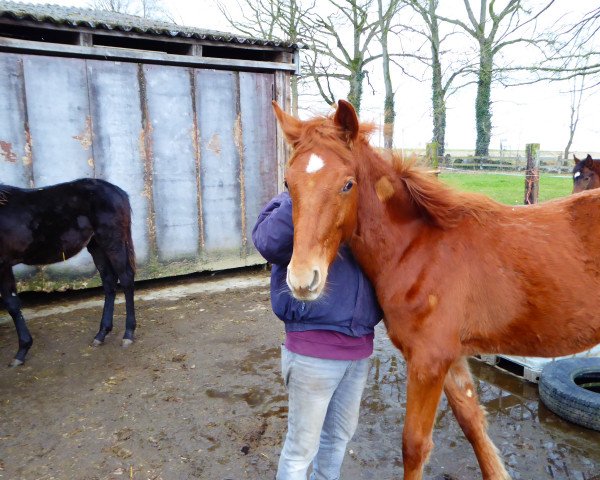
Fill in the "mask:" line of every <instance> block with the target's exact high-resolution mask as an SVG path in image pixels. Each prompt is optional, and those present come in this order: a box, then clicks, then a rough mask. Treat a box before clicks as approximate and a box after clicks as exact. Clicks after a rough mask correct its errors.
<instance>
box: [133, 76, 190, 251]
mask: <svg viewBox="0 0 600 480" xmlns="http://www.w3.org/2000/svg"><path fill="white" fill-rule="evenodd" d="M143 70H144V77H145V85H146V105H147V111H148V123H149V124H150V125H151V128H150V132H149V136H150V142H151V148H150V149H149V150H150V151H151V155H152V166H153V172H152V173H153V174H152V184H153V185H152V193H153V200H154V214H155V226H156V243H157V249H158V259H159V260H160V261H171V260H184V259H196V257H197V256H198V253H199V252H198V246H199V219H198V196H197V188H196V185H197V182H196V149H195V135H196V131H195V128H194V120H195V119H194V109H193V98H192V81H193V76H192V71H191V70H190V69H187V68H181V67H167V66H159V65H144V67H143Z"/></svg>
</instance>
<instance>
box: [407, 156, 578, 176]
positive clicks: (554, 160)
mask: <svg viewBox="0 0 600 480" xmlns="http://www.w3.org/2000/svg"><path fill="white" fill-rule="evenodd" d="M419 157H420V158H419V163H422V164H424V165H430V166H431V165H432V164H431V159H430V158H429V157H428V156H427V155H422V156H419ZM437 167H438V168H441V169H444V170H457V171H479V172H521V171H525V170H526V168H527V157H526V156H525V153H524V152H523V153H518V152H514V153H512V154H503V155H489V156H487V157H476V156H475V155H468V154H452V153H446V154H445V155H444V156H443V157H440V158H439V159H438V165H437ZM572 168H573V163H572V161H570V160H565V159H563V158H562V156H561V155H555V154H548V153H545V152H541V153H540V156H539V172H540V173H553V174H558V175H566V174H569V173H571V170H572Z"/></svg>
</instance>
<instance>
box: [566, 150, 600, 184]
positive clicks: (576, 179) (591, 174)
mask: <svg viewBox="0 0 600 480" xmlns="http://www.w3.org/2000/svg"><path fill="white" fill-rule="evenodd" d="M573 161H574V162H575V166H574V167H573V193H579V192H583V191H584V190H592V189H593V188H598V187H600V160H594V159H593V158H592V156H591V155H590V154H589V153H588V155H587V157H585V159H583V160H579V159H578V158H577V157H576V156H575V155H573Z"/></svg>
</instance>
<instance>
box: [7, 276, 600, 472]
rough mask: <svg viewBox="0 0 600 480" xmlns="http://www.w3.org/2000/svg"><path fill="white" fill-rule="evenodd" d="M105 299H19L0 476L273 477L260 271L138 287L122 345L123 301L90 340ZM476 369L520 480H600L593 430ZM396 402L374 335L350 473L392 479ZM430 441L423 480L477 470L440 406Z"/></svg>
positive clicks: (400, 400) (387, 356) (267, 319)
mask: <svg viewBox="0 0 600 480" xmlns="http://www.w3.org/2000/svg"><path fill="white" fill-rule="evenodd" d="M101 299H102V296H101V294H100V292H99V291H98V290H94V291H87V292H83V293H81V292H80V293H75V294H73V293H71V294H53V295H33V296H32V295H28V296H26V298H25V299H24V303H25V304H26V305H29V306H30V308H28V309H27V310H26V312H25V313H26V316H27V317H28V318H29V319H30V320H29V326H30V329H31V332H32V334H33V336H34V340H35V343H34V345H33V348H32V350H31V351H30V353H29V356H28V359H27V363H26V364H25V365H24V366H23V367H19V368H17V369H9V368H4V367H2V368H0V392H1V396H0V478H2V479H3V480H4V479H10V480H15V479H27V480H49V479H77V480H79V479H81V480H83V479H85V480H92V479H164V480H171V479H173V480H183V479H198V478H199V479H206V480H225V479H232V480H233V479H235V480H241V479H272V478H274V475H275V469H276V464H277V459H278V455H279V449H280V446H281V441H282V436H283V434H284V432H285V428H286V394H285V390H284V387H283V384H282V382H281V380H280V377H279V371H280V370H279V345H280V343H281V341H282V339H283V327H282V325H281V324H280V322H279V320H277V319H276V318H275V317H274V316H273V314H272V313H271V311H270V304H269V291H268V274H267V272H265V271H260V270H251V271H248V270H246V271H242V272H236V273H233V274H227V275H225V274H219V275H214V276H210V275H209V276H196V277H188V278H185V279H178V280H170V281H166V282H165V281H162V282H154V283H142V284H140V285H139V286H138V292H137V318H138V331H137V332H136V333H137V341H136V343H135V344H134V345H133V346H132V347H130V348H129V349H122V348H121V347H120V337H121V335H122V332H123V326H124V325H123V323H124V306H123V304H120V305H118V306H117V316H116V319H115V331H114V333H113V334H112V335H111V336H110V337H109V339H108V340H107V343H106V345H104V346H102V347H99V348H92V347H90V346H89V344H90V341H91V340H92V338H93V336H94V334H95V333H96V330H97V327H98V321H99V316H100V312H101ZM32 305H33V307H31V306H32ZM0 318H4V319H6V316H5V315H4V314H3V313H2V317H0ZM15 351H16V335H15V333H14V328H13V325H12V322H10V323H4V324H1V325H0V360H1V361H2V363H3V364H6V363H8V362H9V360H10V359H11V358H12V356H13V355H14V353H15ZM472 369H473V371H474V373H475V375H476V376H477V378H478V381H477V383H478V390H479V394H480V396H481V399H482V402H483V403H484V404H485V406H486V408H487V410H488V412H489V422H490V435H491V437H492V439H493V440H494V441H495V443H496V445H497V446H498V448H499V449H500V452H501V454H502V457H503V458H504V459H505V461H506V463H507V465H508V468H509V471H510V473H511V474H512V476H513V478H515V479H535V480H538V479H575V480H590V479H593V478H597V479H600V434H599V433H597V432H593V431H590V430H586V429H583V428H578V427H576V426H573V425H570V424H569V423H567V422H565V421H563V420H561V419H560V418H558V417H556V416H555V415H553V414H552V413H550V412H549V411H547V410H546V409H545V408H544V407H543V405H541V404H540V402H539V400H538V395H537V388H536V386H535V385H533V384H530V383H527V382H524V381H522V380H521V379H519V378H516V377H513V376H511V375H508V374H504V373H502V372H500V371H498V370H497V369H495V368H493V367H489V366H487V365H483V364H481V363H478V362H475V361H474V362H473V363H472ZM405 403H406V398H405V365H404V362H403V360H402V357H401V356H400V355H399V353H398V352H397V351H396V350H395V349H394V347H392V346H391V344H390V342H389V340H388V339H387V337H386V335H385V331H384V329H383V328H379V329H378V331H377V338H376V352H375V354H374V356H373V358H372V360H371V372H370V375H369V383H368V386H367V389H366V391H365V395H364V397H363V407H362V414H361V420H360V426H359V429H358V431H357V433H356V436H355V438H354V440H353V441H352V443H351V444H350V445H349V453H348V455H347V459H346V462H345V464H344V467H343V472H342V478H343V479H345V480H355V479H356V480H358V479H376V480H387V479H392V478H395V479H397V478H401V473H402V455H401V448H400V442H401V428H402V423H403V416H404V408H405ZM434 441H435V444H436V446H435V449H434V451H433V453H432V455H431V459H430V462H429V464H428V466H427V467H426V478H435V479H442V478H446V479H476V478H480V476H479V471H478V468H477V464H476V461H475V457H474V455H473V453H472V450H471V448H470V446H469V444H468V443H467V441H466V440H465V438H464V436H463V435H462V433H461V432H460V429H459V427H458V425H457V423H456V421H455V419H454V417H453V416H452V413H451V412H450V410H449V408H448V407H447V404H446V402H445V400H443V401H442V404H441V408H440V412H439V415H438V418H437V421H436V426H435V432H434Z"/></svg>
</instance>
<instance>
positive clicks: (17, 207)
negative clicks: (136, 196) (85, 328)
mask: <svg viewBox="0 0 600 480" xmlns="http://www.w3.org/2000/svg"><path fill="white" fill-rule="evenodd" d="M85 246H87V249H88V251H89V252H90V253H91V255H92V258H93V259H94V263H95V264H96V267H97V268H98V271H99V272H100V278H101V279H102V286H103V288H104V294H105V298H104V310H103V312H102V319H101V321H100V330H99V331H98V334H97V335H96V337H95V338H94V345H100V344H102V343H103V342H104V339H105V337H106V335H107V334H108V333H109V332H110V331H111V330H112V326H113V310H114V300H115V291H116V287H117V281H118V282H119V283H120V284H121V286H122V287H123V290H124V292H125V300H126V312H127V318H126V321H125V334H124V336H123V345H124V346H127V345H129V344H130V343H131V342H132V341H133V332H134V330H135V326H136V323H135V312H134V305H133V282H134V276H135V253H134V248H133V241H132V239H131V207H130V206H129V199H128V197H127V194H126V193H125V192H124V191H123V190H121V189H120V188H119V187H117V186H115V185H113V184H111V183H108V182H105V181H104V180H93V179H81V180H75V181H73V182H69V183H61V184H59V185H53V186H50V187H45V188H36V189H31V190H29V189H22V188H17V187H11V186H8V185H0V294H1V295H2V300H4V305H5V307H6V309H7V310H8V313H9V314H10V316H11V317H12V319H13V321H14V323H15V327H16V329H17V335H18V337H19V350H18V352H17V354H16V356H15V358H14V360H13V362H12V364H11V365H12V366H17V365H21V364H22V363H23V362H24V361H25V355H27V352H28V351H29V349H30V347H31V345H32V343H33V339H32V338H31V335H30V333H29V330H28V329H27V325H26V324H25V319H24V318H23V314H22V313H21V302H20V301H19V297H18V296H17V289H16V285H15V277H14V275H13V271H12V267H13V266H14V265H16V264H18V263H24V264H26V265H44V264H48V263H55V262H60V261H63V260H66V259H67V258H70V257H72V256H73V255H75V254H77V253H78V252H79V251H80V250H81V249H83V248H84V247H85Z"/></svg>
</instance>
